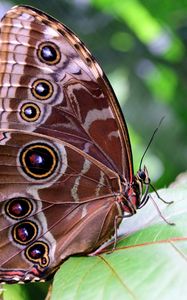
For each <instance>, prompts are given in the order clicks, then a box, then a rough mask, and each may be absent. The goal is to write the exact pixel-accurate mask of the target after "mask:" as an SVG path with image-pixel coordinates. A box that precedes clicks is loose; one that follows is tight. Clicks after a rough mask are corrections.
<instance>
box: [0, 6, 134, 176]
mask: <svg viewBox="0 0 187 300" xmlns="http://www.w3.org/2000/svg"><path fill="white" fill-rule="evenodd" d="M47 42H50V43H54V44H55V45H56V46H57V47H58V49H57V51H59V52H58V55H59V60H57V62H56V63H55V64H46V62H43V60H42V59H41V54H40V50H41V48H42V45H43V44H47ZM0 56H1V61H2V62H1V76H0V81H1V86H2V87H1V102H2V113H1V124H2V125H1V128H2V127H3V128H7V126H9V127H8V128H15V129H17V128H18V129H23V130H27V131H36V132H40V133H44V134H45V135H49V136H55V137H57V138H59V139H61V140H63V141H66V142H69V143H71V144H73V145H75V146H76V147H78V148H79V149H81V150H82V151H84V152H86V153H89V154H90V155H91V156H92V157H94V158H96V159H97V160H99V161H100V162H102V163H104V164H105V165H106V166H108V167H109V168H111V169H112V170H114V171H116V172H117V173H118V174H120V175H122V176H124V177H125V178H126V179H127V180H130V181H131V180H132V174H133V170H132V162H131V160H132V158H131V148H130V144H129V139H128V136H126V135H128V132H127V128H126V125H125V122H124V120H123V118H122V116H121V113H120V110H119V108H118V105H117V102H116V99H115V95H114V93H113V91H112V89H111V87H110V86H109V84H108V83H107V81H106V79H105V78H104V77H103V72H102V70H101V69H100V67H99V66H98V64H97V63H96V61H95V60H94V58H93V57H92V56H91V54H90V53H89V51H88V50H87V49H86V48H85V46H84V45H83V43H82V42H81V41H80V40H79V39H78V38H77V37H76V36H75V35H74V34H73V33H72V32H71V31H70V30H69V29H67V28H66V27H65V26H64V25H62V24H61V23H59V22H58V21H56V20H54V19H53V18H50V17H49V16H47V15H45V14H44V13H41V12H40V13H38V11H37V10H33V9H32V10H31V9H30V8H28V7H17V8H13V9H12V10H10V11H9V12H8V13H7V14H6V15H5V17H4V18H3V20H2V25H1V51H0ZM37 80H38V81H39V82H42V80H46V81H47V82H49V83H50V84H51V89H52V91H51V93H50V92H49V95H48V96H49V97H47V98H46V99H42V100H41V99H39V97H36V94H34V93H33V92H32V90H33V85H34V82H36V81H37ZM28 103H34V104H36V105H38V106H39V109H38V110H39V111H40V116H39V118H38V119H36V120H35V121H33V122H31V121H28V120H27V119H26V118H24V117H23V113H22V114H21V116H20V111H23V109H24V107H25V106H26V104H28Z"/></svg>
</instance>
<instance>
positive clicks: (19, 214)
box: [4, 198, 33, 220]
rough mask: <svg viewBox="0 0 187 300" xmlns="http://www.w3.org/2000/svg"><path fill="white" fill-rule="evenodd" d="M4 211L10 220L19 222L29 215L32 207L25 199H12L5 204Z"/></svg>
mask: <svg viewBox="0 0 187 300" xmlns="http://www.w3.org/2000/svg"><path fill="white" fill-rule="evenodd" d="M4 210H5V213H6V214H7V215H8V216H9V217H10V218H12V219H16V220H19V219H21V218H25V217H27V216H28V215H29V214H30V213H31V211H32V210H33V205H32V203H31V201H29V200H28V199H26V198H12V199H10V200H9V201H8V202H7V203H6V205H5V209H4Z"/></svg>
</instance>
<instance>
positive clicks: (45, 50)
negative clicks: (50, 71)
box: [37, 42, 61, 65]
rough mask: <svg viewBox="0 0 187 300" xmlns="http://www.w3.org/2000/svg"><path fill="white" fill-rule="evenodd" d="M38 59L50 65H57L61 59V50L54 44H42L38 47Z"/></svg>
mask: <svg viewBox="0 0 187 300" xmlns="http://www.w3.org/2000/svg"><path fill="white" fill-rule="evenodd" d="M37 54H38V58H39V59H40V61H41V62H43V63H46V64H48V65H56V64H57V63H59V61H60V59H61V55H60V50H59V48H58V47H57V45H55V44H54V43H51V42H45V43H41V44H40V45H39V47H38V51H37Z"/></svg>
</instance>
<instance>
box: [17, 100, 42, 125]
mask: <svg viewBox="0 0 187 300" xmlns="http://www.w3.org/2000/svg"><path fill="white" fill-rule="evenodd" d="M40 113H41V111H40V108H39V107H38V105H36V104H34V103H26V104H24V105H23V106H22V107H21V116H22V118H23V120H25V121H27V122H34V121H36V120H38V119H39V117H40Z"/></svg>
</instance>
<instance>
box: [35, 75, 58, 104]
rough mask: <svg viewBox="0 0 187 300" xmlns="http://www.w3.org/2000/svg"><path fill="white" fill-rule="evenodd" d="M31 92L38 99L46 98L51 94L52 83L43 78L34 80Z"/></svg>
mask: <svg viewBox="0 0 187 300" xmlns="http://www.w3.org/2000/svg"><path fill="white" fill-rule="evenodd" d="M31 92H32V94H33V96H34V97H36V98H37V99H39V100H46V99H48V98H49V97H51V95H52V94H53V86H52V84H51V83H50V82H49V81H47V80H44V79H38V80H36V81H34V83H33V85H32V89H31Z"/></svg>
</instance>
